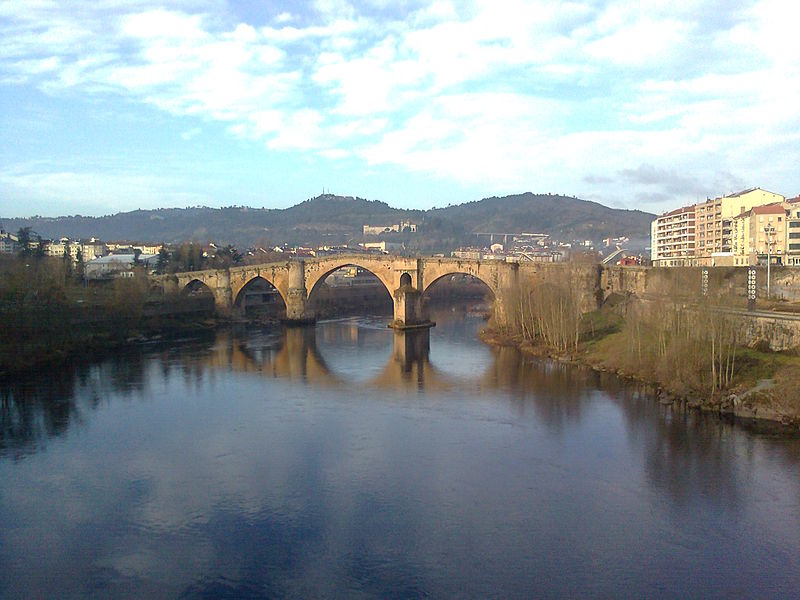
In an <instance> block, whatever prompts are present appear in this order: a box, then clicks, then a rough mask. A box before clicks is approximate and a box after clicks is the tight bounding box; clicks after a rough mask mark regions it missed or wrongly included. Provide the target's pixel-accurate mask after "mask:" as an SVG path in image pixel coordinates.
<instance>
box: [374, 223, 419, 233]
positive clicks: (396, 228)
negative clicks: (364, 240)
mask: <svg viewBox="0 0 800 600" xmlns="http://www.w3.org/2000/svg"><path fill="white" fill-rule="evenodd" d="M403 232H409V233H416V232H417V224H416V223H412V222H411V221H400V222H399V223H394V224H393V225H364V227H363V235H383V234H384V233H403Z"/></svg>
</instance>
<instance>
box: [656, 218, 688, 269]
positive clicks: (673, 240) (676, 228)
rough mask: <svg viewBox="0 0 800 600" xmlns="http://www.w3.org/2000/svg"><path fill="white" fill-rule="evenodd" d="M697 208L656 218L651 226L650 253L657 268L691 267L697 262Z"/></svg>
mask: <svg viewBox="0 0 800 600" xmlns="http://www.w3.org/2000/svg"><path fill="white" fill-rule="evenodd" d="M695 215H696V213H695V206H694V205H691V206H684V207H682V208H676V209H675V210H672V211H670V212H667V213H664V214H663V215H659V216H658V217H656V220H655V221H653V222H652V223H651V225H650V234H651V246H650V253H651V258H652V261H653V266H655V267H690V266H692V265H693V264H695V260H696V251H697V249H696V222H695Z"/></svg>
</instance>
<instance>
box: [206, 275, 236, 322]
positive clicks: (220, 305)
mask: <svg viewBox="0 0 800 600" xmlns="http://www.w3.org/2000/svg"><path fill="white" fill-rule="evenodd" d="M216 283H217V285H216V286H215V287H214V289H212V290H211V291H212V292H213V294H214V309H215V310H216V312H217V314H218V315H221V316H224V317H230V316H231V314H232V311H233V294H232V292H231V276H230V273H229V272H228V271H220V272H219V274H218V275H217V279H216Z"/></svg>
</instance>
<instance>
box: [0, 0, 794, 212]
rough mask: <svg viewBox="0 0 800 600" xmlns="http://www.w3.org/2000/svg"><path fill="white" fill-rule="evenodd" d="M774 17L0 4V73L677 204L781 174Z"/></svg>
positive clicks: (782, 25) (265, 138)
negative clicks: (259, 16)
mask: <svg viewBox="0 0 800 600" xmlns="http://www.w3.org/2000/svg"><path fill="white" fill-rule="evenodd" d="M780 9H781V5H780V3H779V2H773V1H772V0H764V1H758V2H755V1H751V2H745V3H739V4H737V6H735V7H730V6H727V5H724V4H723V5H718V6H717V7H716V9H715V10H713V11H712V10H709V8H708V6H707V5H706V4H705V3H703V2H699V1H692V0H689V1H687V2H681V3H673V4H671V5H661V4H657V5H652V6H649V7H647V10H644V9H642V8H641V7H639V5H633V4H630V3H629V2H622V1H621V0H619V1H617V0H609V1H606V2H603V3H592V2H582V1H576V2H569V3H564V4H553V3H551V2H544V1H534V2H529V1H522V0H504V1H502V2H499V1H498V2H492V3H486V2H480V1H475V2H466V3H453V2H448V1H446V0H438V1H434V2H410V3H403V4H402V5H396V4H394V3H386V2H366V3H351V2H344V1H341V0H320V1H318V2H315V3H313V4H311V5H308V6H304V7H303V8H302V10H301V9H299V8H298V9H296V10H295V9H293V11H292V12H291V13H289V12H279V13H278V14H277V15H275V16H273V17H271V18H269V19H267V20H266V21H264V22H263V23H262V24H255V23H248V22H246V20H244V19H242V18H238V19H237V18H233V17H232V16H231V15H230V14H229V13H228V12H227V11H226V8H225V4H224V3H218V2H215V1H209V2H202V3H197V2H189V1H187V2H183V3H176V4H171V8H170V9H165V8H163V7H161V6H160V3H156V2H150V1H137V0H130V1H125V2H120V1H112V2H101V3H97V4H95V3H93V4H92V5H82V6H80V7H76V8H75V10H66V9H64V8H63V7H62V6H60V5H59V4H57V3H53V4H51V3H47V2H41V3H36V4H34V3H7V4H4V5H2V8H0V27H2V28H3V31H4V35H3V36H2V38H1V39H0V85H3V86H6V87H7V88H10V89H13V88H14V87H15V86H21V85H30V86H36V87H38V88H39V89H41V90H43V91H44V92H45V93H47V94H49V95H50V96H52V97H54V98H59V97H62V96H64V95H68V94H70V93H78V94H87V95H89V96H92V97H96V98H101V99H107V100H109V101H116V99H117V98H119V97H122V98H124V99H126V100H129V101H133V102H135V103H141V104H144V105H148V106H151V107H155V108H157V109H158V110H160V111H163V112H165V113H167V114H169V115H177V116H181V117H190V118H196V119H199V120H201V121H218V122H222V123H224V124H225V128H226V130H227V131H228V132H229V133H230V135H232V136H234V137H237V138H242V139H248V140H258V141H259V142H261V143H262V144H263V147H264V148H265V149H266V150H268V151H272V152H291V153H308V154H309V155H310V156H316V157H321V158H322V159H338V158H341V157H344V156H349V157H356V158H359V159H360V160H362V161H363V163H364V165H365V166H367V167H368V166H374V165H383V166H387V167H395V168H400V169H404V170H408V171H412V172H415V173H419V174H424V175H429V176H431V177H433V178H435V179H437V180H439V181H443V180H447V181H450V182H458V183H459V184H460V183H463V182H469V183H470V184H471V185H478V184H481V185H483V186H484V188H483V189H485V190H489V191H491V190H492V188H493V187H503V186H510V187H513V186H519V188H520V189H521V188H528V189H537V190H541V191H544V190H546V189H548V188H547V187H544V186H555V187H557V188H559V189H561V190H564V191H569V190H571V188H572V190H571V191H573V192H575V193H577V192H578V191H582V192H584V193H586V194H587V195H593V196H595V197H596V196H597V195H598V194H599V195H600V196H602V195H603V194H608V196H607V200H608V201H612V200H618V199H619V197H620V196H621V195H622V194H625V195H627V196H628V197H631V198H635V197H636V193H627V192H625V188H624V186H634V187H635V189H636V190H637V191H638V192H641V193H643V194H651V196H650V197H653V196H652V194H653V193H666V194H673V195H674V196H675V197H676V198H677V199H681V198H683V199H685V198H689V197H692V196H693V195H696V194H698V193H711V194H714V193H715V191H714V190H713V189H711V187H712V186H714V185H717V184H718V183H719V177H718V176H717V173H719V172H721V171H727V172H732V173H736V176H735V177H736V178H739V179H741V180H747V181H750V180H751V179H758V177H759V174H761V175H762V176H763V177H764V178H765V180H764V181H763V185H775V184H770V181H774V182H776V184H777V183H779V184H781V185H792V184H793V185H795V186H800V184H799V183H798V182H797V175H796V169H793V168H792V167H791V166H790V163H791V162H792V161H791V160H788V159H786V158H784V157H796V156H797V155H798V153H800V113H798V111H797V110H796V106H795V105H796V102H795V98H796V97H797V96H798V95H800V46H798V45H797V44H796V43H794V42H793V41H792V40H793V38H792V36H791V34H792V31H791V23H790V20H789V19H786V18H784V17H782V16H781V15H783V14H784V13H785V11H783V10H780ZM264 23H266V24H264ZM193 130H194V129H193V128H189V129H188V130H185V131H186V132H190V131H193ZM185 135H190V136H193V135H194V134H188V133H185V134H184V136H185ZM184 136H182V137H184ZM775 153H777V154H778V157H777V158H776V157H775V156H773V157H770V156H769V154H775ZM631 164H634V165H639V166H635V167H631ZM790 171H791V172H790ZM757 183H759V182H757ZM576 185H578V186H583V190H579V189H574V187H575V186H576ZM651 188H658V191H653V189H651Z"/></svg>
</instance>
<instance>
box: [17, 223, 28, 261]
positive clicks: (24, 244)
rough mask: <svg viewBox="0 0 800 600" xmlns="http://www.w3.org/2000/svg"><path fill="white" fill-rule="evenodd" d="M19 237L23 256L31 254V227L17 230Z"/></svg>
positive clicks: (20, 251)
mask: <svg viewBox="0 0 800 600" xmlns="http://www.w3.org/2000/svg"><path fill="white" fill-rule="evenodd" d="M17 239H18V242H19V245H20V250H19V253H20V255H22V256H30V255H31V228H30V227H22V228H20V230H19V231H18V232H17Z"/></svg>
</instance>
